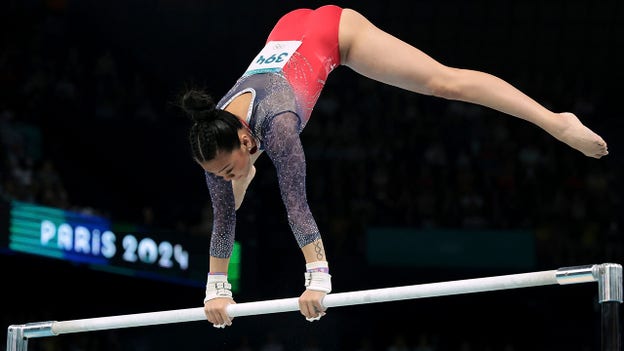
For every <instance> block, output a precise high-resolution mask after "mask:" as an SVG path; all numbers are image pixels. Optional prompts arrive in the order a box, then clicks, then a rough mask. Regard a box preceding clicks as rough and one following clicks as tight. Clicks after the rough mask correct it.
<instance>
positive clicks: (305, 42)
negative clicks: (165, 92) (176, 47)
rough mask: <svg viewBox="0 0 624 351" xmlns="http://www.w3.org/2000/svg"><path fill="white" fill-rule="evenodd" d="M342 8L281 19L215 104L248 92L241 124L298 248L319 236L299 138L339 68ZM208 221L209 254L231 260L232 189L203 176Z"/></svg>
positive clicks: (208, 175) (293, 13)
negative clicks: (267, 164)
mask: <svg viewBox="0 0 624 351" xmlns="http://www.w3.org/2000/svg"><path fill="white" fill-rule="evenodd" d="M341 12H342V9H341V8H339V7H337V6H333V5H326V6H322V7H319V8H318V9H316V10H310V9H298V10H294V11H291V12H289V13H287V14H286V15H284V16H283V17H282V18H281V19H280V20H279V21H278V23H277V24H276V25H275V27H274V28H273V30H272V31H271V33H270V35H269V37H268V38H267V40H266V46H265V47H264V49H263V50H262V51H261V52H260V53H259V54H258V55H257V56H256V57H255V58H254V60H253V61H252V63H251V64H250V66H249V67H248V69H247V71H246V72H245V73H244V74H243V76H242V77H241V78H239V80H238V81H237V82H236V84H235V85H234V86H233V87H232V88H231V89H230V91H229V92H228V93H227V94H226V95H225V96H224V97H223V98H222V99H221V100H220V101H219V103H218V104H217V108H225V107H226V106H227V105H228V104H229V103H230V102H231V101H232V100H233V99H234V98H236V97H237V96H239V95H241V94H243V93H251V94H252V100H251V105H250V107H249V111H248V113H247V123H248V125H249V128H250V130H251V132H252V134H253V136H254V137H255V138H256V139H257V140H258V142H259V150H260V151H265V152H266V153H267V155H268V156H269V158H270V159H271V160H272V162H273V164H274V165H275V168H276V170H277V176H278V182H279V187H280V192H281V195H282V200H283V202H284V205H285V207H286V212H287V215H288V222H289V224H290V227H291V229H292V232H293V234H294V235H295V239H296V240H297V243H298V245H299V247H303V246H305V245H307V244H309V243H311V242H313V241H315V240H317V239H320V237H321V236H320V233H319V230H318V227H317V225H316V222H315V220H314V218H313V217H312V213H311V212H310V208H309V206H308V203H307V197H306V190H305V175H306V163H305V157H304V152H303V148H302V145H301V141H300V139H299V133H300V132H301V131H302V130H303V128H304V127H305V125H306V123H307V122H308V120H309V118H310V114H311V113H312V109H313V107H314V105H315V104H316V101H317V100H318V97H319V95H320V93H321V91H322V89H323V86H324V85H325V80H326V78H327V76H328V75H329V73H330V72H331V71H332V70H333V69H334V68H335V67H336V66H338V65H339V64H340V53H339V47H338V24H339V21H340V14H341ZM206 183H207V184H208V189H209V191H210V197H211V200H212V206H213V213H214V220H213V231H212V238H211V242H210V255H211V256H213V257H219V258H227V257H230V255H231V253H232V248H233V244H234V231H235V223H236V211H235V205H234V193H233V190H232V184H231V183H230V182H228V181H225V180H223V179H222V178H220V177H217V176H215V175H213V174H211V173H208V172H206Z"/></svg>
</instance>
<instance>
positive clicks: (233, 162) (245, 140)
mask: <svg viewBox="0 0 624 351" xmlns="http://www.w3.org/2000/svg"><path fill="white" fill-rule="evenodd" d="M239 138H240V147H238V148H236V149H234V150H232V151H231V152H228V151H222V150H220V151H218V152H217V155H216V157H215V158H213V159H212V160H209V161H203V162H198V163H199V164H200V166H201V167H202V168H203V169H204V171H206V172H209V173H212V174H214V175H216V176H218V177H221V178H223V179H225V180H228V181H230V180H238V179H241V178H245V177H247V176H248V175H249V171H250V170H251V166H252V162H251V152H250V150H252V145H253V143H254V142H253V140H252V139H251V138H250V137H249V135H247V134H246V133H239Z"/></svg>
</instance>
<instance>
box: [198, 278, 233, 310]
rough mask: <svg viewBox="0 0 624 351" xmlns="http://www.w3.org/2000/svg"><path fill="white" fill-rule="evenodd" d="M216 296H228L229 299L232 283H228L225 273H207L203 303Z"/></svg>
mask: <svg viewBox="0 0 624 351" xmlns="http://www.w3.org/2000/svg"><path fill="white" fill-rule="evenodd" d="M217 297H229V298H230V299H231V298H232V285H231V284H230V283H228V280H227V275H225V274H208V282H207V283H206V297H205V298H204V303H206V301H208V300H212V299H215V298H217Z"/></svg>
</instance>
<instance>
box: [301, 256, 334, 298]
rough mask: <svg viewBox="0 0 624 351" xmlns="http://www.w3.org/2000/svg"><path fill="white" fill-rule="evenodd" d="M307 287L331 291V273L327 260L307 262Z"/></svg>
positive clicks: (307, 288)
mask: <svg viewBox="0 0 624 351" xmlns="http://www.w3.org/2000/svg"><path fill="white" fill-rule="evenodd" d="M304 275H305V287H306V290H316V291H323V292H325V293H327V294H329V293H330V292H331V289H332V285H331V275H330V274H329V266H328V264H327V261H316V262H311V263H307V264H306V272H305V273H304Z"/></svg>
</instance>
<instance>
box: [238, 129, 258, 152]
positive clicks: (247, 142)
mask: <svg viewBox="0 0 624 351" xmlns="http://www.w3.org/2000/svg"><path fill="white" fill-rule="evenodd" d="M240 143H241V147H243V148H244V149H245V150H247V151H248V152H249V153H250V154H252V155H253V154H255V153H256V151H258V147H257V146H256V143H255V142H254V141H253V140H252V139H251V136H249V135H248V134H242V135H241V136H240Z"/></svg>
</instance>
